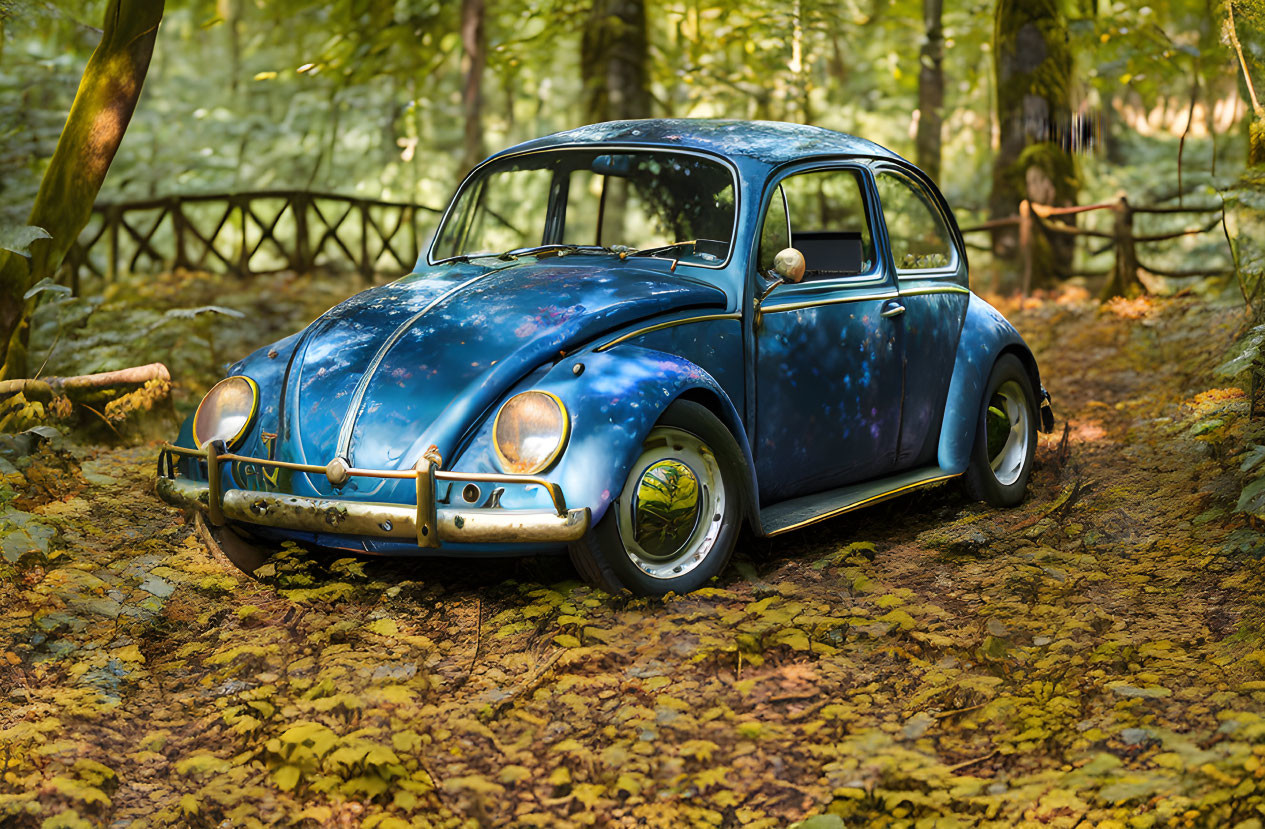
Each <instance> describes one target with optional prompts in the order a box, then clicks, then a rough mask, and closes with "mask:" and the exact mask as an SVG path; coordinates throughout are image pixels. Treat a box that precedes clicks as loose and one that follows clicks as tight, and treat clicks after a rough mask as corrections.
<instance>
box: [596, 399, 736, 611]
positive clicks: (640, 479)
mask: <svg viewBox="0 0 1265 829" xmlns="http://www.w3.org/2000/svg"><path fill="white" fill-rule="evenodd" d="M740 458H741V456H740V454H739V450H738V446H737V444H736V443H735V442H734V439H733V437H732V436H731V435H730V434H729V431H728V430H727V429H726V428H725V426H724V424H722V423H721V422H720V421H719V420H718V419H717V418H716V416H715V415H713V414H712V413H711V412H710V411H708V410H707V408H706V407H704V406H701V405H699V404H697V403H693V402H691V401H686V400H678V401H676V402H675V403H673V404H672V405H671V406H669V407H668V409H667V411H665V412H664V413H663V416H662V417H661V418H660V419H659V422H658V423H656V424H655V426H654V428H653V429H651V430H650V434H649V435H648V436H647V437H646V440H645V442H644V443H643V444H642V447H641V453H640V455H638V457H637V459H636V460H635V461H634V462H633V465H632V467H631V469H630V470H629V472H628V477H627V478H626V479H625V481H624V486H623V489H622V490H620V493H619V495H618V496H617V497H616V499H615V500H614V501H613V502H612V503H611V505H610V507H609V508H608V509H607V511H606V514H605V515H604V516H602V520H601V521H599V522H598V523H597V525H596V526H595V527H594V528H593V529H592V530H591V531H589V532H588V533H587V534H586V535H585V536H584V538H582V539H580V540H579V541H577V542H576V543H574V544H573V545H571V560H572V561H573V562H574V563H575V566H576V569H577V570H579V571H580V574H581V575H582V576H584V578H585V579H586V580H587V581H589V582H590V583H591V584H593V585H595V586H597V587H601V588H603V589H605V590H608V591H611V592H618V591H620V590H622V589H627V590H630V591H631V592H633V593H636V594H638V595H642V596H659V595H663V594H664V593H668V592H674V593H688V592H689V591H691V590H695V589H697V588H699V587H701V586H702V585H704V584H706V583H707V582H708V581H709V580H710V579H711V578H712V577H713V576H716V575H717V574H719V573H720V571H721V570H722V569H723V568H724V566H725V564H726V563H727V562H728V560H729V556H730V555H731V554H732V553H733V549H734V544H735V543H736V542H737V539H738V530H739V525H740V524H741V522H742V503H743V491H742V486H741V484H740V481H741V477H740V476H741V472H740V470H741V460H740Z"/></svg>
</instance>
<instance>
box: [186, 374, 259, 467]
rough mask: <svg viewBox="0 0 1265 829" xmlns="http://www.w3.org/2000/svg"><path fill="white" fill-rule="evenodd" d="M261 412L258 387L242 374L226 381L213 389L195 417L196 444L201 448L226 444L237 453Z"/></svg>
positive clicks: (203, 399) (194, 440)
mask: <svg viewBox="0 0 1265 829" xmlns="http://www.w3.org/2000/svg"><path fill="white" fill-rule="evenodd" d="M258 411H259V386H258V384H256V383H255V381H254V380H252V379H250V378H249V377H246V376H244V375H240V374H238V375H234V376H232V377H226V378H224V379H223V380H221V381H220V382H218V383H216V384H215V385H214V386H212V387H211V390H210V391H208V392H207V393H206V396H205V397H203V398H202V402H201V403H199V404H198V410H197V411H196V412H194V413H193V442H194V443H195V444H197V446H198V447H199V448H200V447H203V446H205V445H206V444H207V443H208V442H209V441H212V440H222V441H224V445H225V447H227V448H229V449H233V448H235V447H236V446H237V445H238V444H240V443H241V442H242V439H243V438H245V437H246V432H247V431H248V430H249V429H250V426H251V424H252V423H254V421H255V414H256V413H257V412H258Z"/></svg>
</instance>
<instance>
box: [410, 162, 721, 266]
mask: <svg viewBox="0 0 1265 829" xmlns="http://www.w3.org/2000/svg"><path fill="white" fill-rule="evenodd" d="M577 150H578V151H587V150H592V151H596V152H598V153H599V154H600V153H601V152H604V151H605V152H643V153H666V154H669V155H691V156H697V157H700V158H705V159H708V160H709V161H714V162H716V163H717V164H719V165H720V166H721V167H723V168H724V169H726V170H728V171H729V177H730V179H731V181H732V183H733V194H734V206H733V225H732V226H731V228H730V231H729V253H728V255H727V256H726V257H725V259H724V261H723V262H719V263H717V264H706V263H702V262H681V264H682V265H687V266H689V267H691V268H705V269H707V270H724V269H725V268H727V267H729V264H730V263H731V262H733V260H734V254H735V252H736V251H737V249H738V245H739V239H738V229H739V223H740V220H741V217H742V206H743V205H742V176H741V175H740V173H739V170H738V165H737V164H735V163H734V162H733V160H732V159H730V158H728V157H726V156H723V155H720V154H719V153H714V152H711V151H708V150H701V149H696V148H693V147H672V146H664V145H661V144H637V143H610V144H607V143H592V142H587V141H585V142H567V143H564V144H553V145H550V146H548V147H539V148H536V149H532V150H524V151H521V152H505V153H497V154H495V155H492V156H489V157H488V158H486V159H484V160H483V161H482V162H480V163H479V164H477V165H476V166H475V167H474V168H473V169H472V170H470V172H469V173H467V174H466V176H465V178H463V179H462V180H461V183H460V184H458V185H457V188H456V190H454V191H453V194H452V196H451V197H450V198H449V199H448V205H447V207H445V208H444V213H443V215H442V216H441V217H440V219H439V223H438V224H436V225H435V232H434V234H433V235H432V236H431V240H430V244H429V245H427V246H426V264H427V265H428V266H431V267H433V266H435V265H443V264H445V263H448V262H453V261H459V260H461V259H462V258H463V257H466V256H469V257H470V259H471V260H475V259H485V258H495V257H496V256H498V254H495V253H489V254H484V255H475V256H470V255H469V254H463V253H459V254H457V255H455V256H447V257H444V258H443V259H435V258H434V253H435V245H436V244H438V242H439V237H440V235H441V234H442V232H443V229H444V227H445V226H446V225H447V224H448V220H449V218H451V214H452V211H453V208H454V207H456V205H457V200H458V198H459V197H460V196H461V194H462V193H463V192H465V189H466V187H467V186H468V185H470V183H471V182H472V181H473V180H474V179H475V177H476V176H478V175H479V174H480V173H482V172H483V170H484V168H485V167H487V166H489V165H491V164H493V163H497V162H501V161H507V160H510V159H515V158H523V157H526V156H531V155H540V154H542V153H557V152H566V151H577ZM486 183H487V182H486V181H481V182H479V186H480V187H484V186H486ZM546 224H548V223H547V222H546ZM467 232H468V228H467Z"/></svg>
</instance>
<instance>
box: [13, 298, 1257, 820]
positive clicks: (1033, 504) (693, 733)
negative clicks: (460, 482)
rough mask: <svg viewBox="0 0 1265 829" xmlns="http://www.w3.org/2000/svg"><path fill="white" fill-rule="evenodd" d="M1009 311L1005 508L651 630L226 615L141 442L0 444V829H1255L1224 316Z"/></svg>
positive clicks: (382, 597) (1201, 308)
mask: <svg viewBox="0 0 1265 829" xmlns="http://www.w3.org/2000/svg"><path fill="white" fill-rule="evenodd" d="M1006 311H1007V313H1008V314H1009V315H1010V316H1011V318H1012V320H1013V321H1014V322H1015V323H1016V325H1017V327H1018V328H1019V329H1020V330H1021V331H1022V332H1023V333H1024V334H1025V336H1027V338H1028V340H1029V342H1030V344H1031V345H1032V346H1033V347H1034V349H1035V351H1036V352H1037V356H1038V359H1039V361H1040V364H1041V367H1042V370H1043V379H1044V381H1045V384H1046V385H1047V387H1048V388H1049V389H1050V390H1051V391H1052V393H1053V395H1054V405H1055V412H1056V415H1057V417H1058V426H1057V429H1058V431H1057V432H1056V433H1055V434H1053V435H1050V436H1044V437H1043V438H1042V443H1041V446H1040V448H1039V451H1038V461H1037V468H1036V472H1035V475H1034V478H1033V480H1032V483H1031V486H1030V494H1029V497H1028V499H1027V500H1026V501H1025V502H1024V503H1023V505H1021V506H1020V507H1018V508H1016V509H1012V510H995V509H990V508H986V507H984V506H982V505H977V504H973V503H969V502H967V501H966V500H965V499H964V497H963V496H962V495H961V493H960V490H959V489H958V488H957V487H956V486H949V485H946V486H942V487H940V488H937V489H934V490H930V491H928V492H924V493H921V494H915V495H911V496H907V497H902V498H901V499H899V500H895V501H892V502H889V503H887V504H885V505H882V506H879V507H875V508H872V509H870V510H867V511H864V512H860V513H856V514H853V515H850V516H845V517H842V518H839V519H836V520H832V521H830V522H827V523H824V524H821V525H818V526H817V527H814V528H811V529H807V530H804V531H801V532H799V533H797V534H793V535H791V536H787V537H783V538H781V539H778V540H776V541H760V540H756V539H751V538H745V539H744V540H742V541H741V542H740V545H739V551H738V553H737V556H736V559H735V565H734V566H731V567H730V569H729V571H728V572H727V573H726V575H725V576H724V577H723V578H722V579H720V580H719V581H718V582H717V583H715V584H714V586H712V587H708V588H706V589H703V590H700V591H697V592H695V593H693V594H691V595H687V596H672V597H668V598H665V599H662V600H648V599H633V598H629V597H621V596H610V595H607V594H605V593H602V592H600V591H595V590H593V589H591V588H589V587H586V586H584V585H582V584H581V583H579V582H578V581H576V579H575V575H574V573H573V571H572V570H571V569H570V565H569V564H568V563H567V562H566V560H565V559H530V560H514V561H503V562H502V561H497V562H487V561H479V562H475V563H462V562H452V561H435V560H425V559H411V560H398V559H397V560H388V559H368V558H355V559H352V558H334V557H322V556H319V555H315V554H311V553H307V552H304V551H301V550H298V549H292V548H286V549H279V550H278V551H277V553H276V555H275V556H274V558H273V560H272V561H271V562H270V563H269V564H268V565H266V566H265V568H264V570H263V571H261V575H262V578H261V579H260V580H259V581H255V580H252V579H250V578H248V577H246V576H245V575H243V574H242V573H240V572H239V571H237V570H235V569H233V567H232V566H231V565H230V564H229V563H228V562H227V561H226V560H223V559H222V558H219V557H217V556H216V555H215V554H213V553H211V552H209V551H208V548H207V546H206V545H205V544H204V543H203V542H202V541H201V540H200V538H199V536H198V534H197V532H196V531H195V528H194V527H193V525H192V524H191V523H188V522H186V520H185V519H184V517H182V516H181V515H180V513H179V512H178V511H177V510H174V509H171V508H168V507H166V506H164V505H163V504H161V503H160V502H159V501H158V500H157V498H156V497H155V496H154V495H153V480H154V457H155V445H154V444H152V443H142V444H140V445H135V444H133V445H123V446H117V447H115V448H96V447H92V446H88V445H82V444H78V443H76V442H74V441H73V440H71V439H68V438H62V439H54V440H52V441H51V442H49V443H45V444H43V445H42V446H40V447H39V448H38V449H37V450H36V451H35V452H34V454H29V455H28V454H25V450H24V449H23V448H22V447H20V446H17V444H16V442H15V441H14V440H12V439H9V438H2V436H0V458H7V461H6V462H0V482H2V486H0V553H3V556H2V557H0V771H2V772H3V776H2V779H0V824H3V825H16V826H39V825H41V822H43V821H44V820H45V819H46V818H51V820H50V822H47V823H43V825H44V826H50V827H51V826H66V827H70V826H81V825H82V826H89V825H107V826H123V825H136V826H169V825H183V824H188V825H193V826H248V825H258V824H261V823H262V824H266V825H272V824H287V825H288V824H291V823H297V824H303V825H327V826H364V827H379V828H380V829H393V827H403V826H410V825H414V826H430V825H448V826H457V825H470V826H477V825H522V826H530V825H539V826H571V825H616V826H621V825H651V826H686V825H691V826H693V825H697V826H708V825H716V826H737V825H743V826H785V825H787V824H789V823H792V822H794V821H798V820H803V819H804V818H806V817H808V816H810V815H816V817H814V818H812V819H811V820H810V821H808V822H807V823H806V824H805V825H806V826H813V827H830V826H840V825H842V824H843V823H844V822H847V823H854V822H862V821H865V822H869V823H871V824H874V825H891V826H898V825H912V824H914V822H915V821H925V822H924V823H919V825H930V821H929V820H928V819H938V821H939V822H936V823H935V825H937V826H940V825H958V824H963V825H997V826H1010V825H1015V824H1020V823H1027V824H1030V825H1039V826H1074V825H1078V824H1081V823H1094V824H1097V825H1100V826H1152V825H1157V826H1159V825H1181V826H1204V825H1219V826H1234V825H1238V826H1241V827H1260V826H1261V823H1262V821H1265V536H1263V535H1262V534H1260V533H1259V532H1258V529H1259V528H1258V527H1253V526H1251V525H1250V523H1249V522H1248V521H1247V519H1245V518H1244V517H1242V516H1240V515H1236V514H1235V513H1234V511H1233V510H1234V504H1235V500H1236V498H1237V497H1238V493H1239V490H1240V489H1241V480H1242V473H1241V472H1240V471H1239V465H1240V460H1241V458H1240V457H1239V452H1240V450H1241V449H1242V448H1243V447H1245V446H1246V445H1247V437H1248V436H1250V433H1251V429H1252V428H1254V427H1253V424H1251V423H1250V421H1249V420H1248V417H1247V414H1248V413H1247V408H1248V407H1247V400H1246V398H1245V396H1244V395H1243V393H1242V392H1241V391H1239V390H1238V389H1235V388H1221V387H1219V386H1223V385H1224V382H1222V383H1218V382H1217V381H1215V380H1214V379H1213V376H1212V371H1211V370H1212V368H1213V367H1214V366H1215V365H1216V364H1217V362H1218V361H1219V360H1220V359H1221V358H1222V356H1223V353H1224V351H1225V349H1226V347H1227V346H1228V344H1229V343H1230V341H1231V339H1232V337H1233V334H1234V332H1235V331H1236V330H1237V328H1238V327H1239V325H1240V324H1241V322H1242V313H1241V311H1240V310H1238V309H1233V308H1217V307H1211V306H1209V305H1206V304H1204V303H1202V302H1201V301H1199V300H1197V299H1194V298H1178V299H1166V300H1139V301H1136V302H1117V303H1116V304H1113V305H1111V306H1108V307H1106V308H1100V307H1099V306H1098V305H1097V304H1096V303H1092V302H1088V301H1084V300H1083V299H1082V300H1078V299H1077V298H1076V297H1074V296H1068V295H1064V296H1063V297H1061V298H1051V299H1047V300H1045V301H1040V302H1037V301H1032V302H1030V303H1028V304H1027V305H1026V306H1025V307H1023V308H1018V307H1008V308H1006ZM1065 425H1066V430H1065ZM5 440H7V441H8V443H4V442H3V441H5Z"/></svg>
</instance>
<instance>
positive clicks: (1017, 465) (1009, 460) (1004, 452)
mask: <svg viewBox="0 0 1265 829" xmlns="http://www.w3.org/2000/svg"><path fill="white" fill-rule="evenodd" d="M1029 417H1030V414H1029V412H1028V398H1027V397H1026V396H1025V395H1024V393H1023V388H1022V387H1021V386H1020V385H1019V384H1018V383H1017V382H1015V381H1014V380H1008V381H1006V382H1005V383H1002V384H1001V387H1000V388H998V389H997V391H996V392H994V393H993V396H992V399H990V400H989V401H988V412H987V414H986V418H987V419H986V421H985V435H986V436H987V438H988V465H989V466H990V467H991V468H992V470H993V475H994V476H995V477H996V478H997V482H998V483H999V484H1001V485H1002V486H1010V485H1011V484H1013V483H1014V482H1015V481H1017V480H1019V476H1020V475H1022V474H1023V468H1024V464H1025V462H1026V461H1027V460H1028V435H1029V431H1030V430H1029V428H1028V418H1029Z"/></svg>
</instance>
